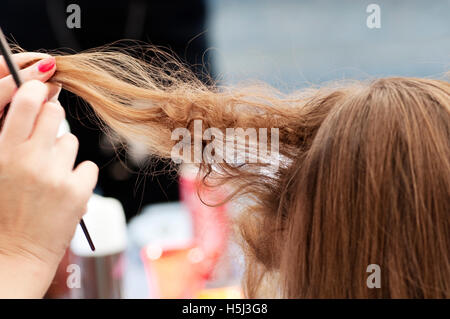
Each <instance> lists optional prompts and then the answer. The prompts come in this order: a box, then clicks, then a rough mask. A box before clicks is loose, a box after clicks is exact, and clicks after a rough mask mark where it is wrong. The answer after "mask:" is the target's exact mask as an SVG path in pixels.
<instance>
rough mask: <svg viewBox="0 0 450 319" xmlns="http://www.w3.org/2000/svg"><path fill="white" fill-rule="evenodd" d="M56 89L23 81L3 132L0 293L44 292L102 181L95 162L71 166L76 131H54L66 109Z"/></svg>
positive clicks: (0, 149)
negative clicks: (59, 134) (53, 94)
mask: <svg viewBox="0 0 450 319" xmlns="http://www.w3.org/2000/svg"><path fill="white" fill-rule="evenodd" d="M50 91H52V89H51V85H50V84H44V83H42V82H40V81H29V82H26V83H24V84H23V85H22V87H21V88H20V89H19V90H18V91H17V93H16V94H15V95H14V97H13V99H12V102H11V106H10V110H9V112H8V114H7V117H6V120H5V124H4V127H3V129H2V131H1V132H0V297H42V296H43V295H44V293H45V291H46V289H47V288H48V286H49V284H50V283H51V280H52V278H53V275H54V273H55V271H56V269H57V266H58V263H59V261H60V259H61V258H62V256H63V255H64V252H65V250H66V249H67V247H68V245H69V243H70V240H71V238H72V236H73V234H74V232H75V228H76V226H77V224H78V223H79V221H80V219H81V217H82V215H83V214H84V213H85V211H86V204H87V201H88V199H89V197H90V196H91V194H92V190H93V188H94V187H95V184H96V182H97V174H98V168H97V166H96V165H95V164H94V163H92V162H83V163H81V164H80V165H78V166H77V167H76V168H75V169H74V168H73V167H74V162H75V157H76V154H77V149H78V141H77V139H76V137H75V136H73V135H71V134H66V135H64V136H62V137H60V138H57V137H56V136H57V131H58V127H59V125H60V123H61V121H62V120H63V118H64V110H63V108H62V107H61V105H60V104H59V102H57V100H56V99H53V100H49V101H48V102H46V100H47V99H48V98H49V93H50ZM8 282H9V284H8Z"/></svg>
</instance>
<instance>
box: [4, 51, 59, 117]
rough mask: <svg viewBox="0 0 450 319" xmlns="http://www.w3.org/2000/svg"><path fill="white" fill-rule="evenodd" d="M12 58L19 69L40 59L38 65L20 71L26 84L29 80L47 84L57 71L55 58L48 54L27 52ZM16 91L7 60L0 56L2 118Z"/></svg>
mask: <svg viewBox="0 0 450 319" xmlns="http://www.w3.org/2000/svg"><path fill="white" fill-rule="evenodd" d="M12 57H13V60H14V62H15V63H16V64H17V65H18V66H19V67H22V66H23V65H25V64H28V63H29V62H30V61H34V60H38V59H39V61H37V62H36V63H34V64H32V65H30V66H28V67H27V68H25V69H23V70H20V71H19V73H20V75H21V78H22V80H23V81H24V82H26V81H29V80H39V81H42V82H46V81H47V80H48V79H50V78H51V77H52V76H53V74H54V73H55V71H56V65H55V58H53V57H51V56H50V55H48V54H44V53H32V52H26V53H17V54H14V55H13V56H12ZM16 89H17V87H16V83H15V82H14V79H13V77H12V75H11V74H9V70H8V67H7V66H6V63H5V60H4V58H3V56H0V116H2V114H3V110H4V109H5V106H6V105H7V104H8V103H9V102H11V98H12V96H13V95H14V92H16Z"/></svg>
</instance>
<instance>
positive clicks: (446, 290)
mask: <svg viewBox="0 0 450 319" xmlns="http://www.w3.org/2000/svg"><path fill="white" fill-rule="evenodd" d="M56 61H57V72H56V74H55V75H54V77H53V80H54V81H56V82H59V83H61V84H62V85H63V88H64V89H66V90H68V91H70V92H73V93H74V94H76V95H78V96H80V97H81V98H82V99H84V100H85V101H87V102H88V103H89V104H90V105H91V107H92V109H93V110H94V111H95V113H96V114H97V115H98V117H99V118H100V119H101V120H102V121H103V123H105V124H106V125H107V126H108V127H110V128H112V129H113V130H114V131H115V132H117V133H118V134H120V135H122V136H125V137H127V138H129V139H133V140H138V141H141V142H142V143H145V145H147V147H148V150H149V153H151V154H154V155H157V156H159V157H162V158H169V157H170V156H171V149H172V147H173V146H174V145H175V143H176V142H177V141H175V140H172V139H171V133H172V132H173V130H174V129H176V128H180V127H182V128H187V129H189V130H192V126H193V121H194V120H196V119H200V120H202V124H203V126H202V127H203V130H206V129H207V128H209V127H216V128H219V129H223V130H225V129H226V128H235V127H240V128H243V129H246V128H256V129H258V128H268V129H270V128H278V129H279V152H280V157H281V158H282V163H281V165H280V167H279V168H278V169H277V170H276V171H275V172H273V174H267V173H265V172H264V170H261V166H264V165H262V164H260V163H256V164H252V163H246V164H245V165H239V166H236V165H231V164H229V163H216V164H211V163H206V162H204V163H201V165H200V166H201V168H202V172H203V174H205V176H206V177H207V176H208V174H210V173H211V172H213V171H214V172H215V174H214V179H215V181H219V182H220V183H231V184H232V185H233V187H234V189H235V192H234V193H233V194H232V196H234V197H235V196H239V195H244V194H245V196H249V197H251V198H252V201H251V202H252V204H251V205H249V207H247V209H246V211H245V212H243V214H242V216H241V217H242V218H241V220H240V223H239V225H240V231H241V232H240V233H241V234H242V238H244V239H245V241H244V243H245V245H244V247H245V250H246V252H247V257H248V259H247V273H246V285H245V287H246V293H247V296H249V297H256V296H261V295H262V293H263V291H262V287H263V283H264V282H266V281H267V280H268V279H270V278H277V279H276V282H273V285H272V287H273V288H272V293H273V295H275V291H276V289H277V288H276V287H277V285H278V287H279V288H280V291H281V295H282V296H283V297H289V298H328V297H330V298H370V297H374V298H449V297H450V216H449V213H450V84H449V83H448V82H446V81H441V80H432V79H419V78H401V77H393V78H384V79H378V80H374V81H371V82H368V83H363V82H355V83H352V84H348V85H344V86H342V87H334V88H332V87H324V88H320V89H307V90H302V91H299V92H295V93H292V94H289V95H283V94H281V93H279V92H277V91H276V90H274V89H272V88H270V87H268V86H265V85H259V86H247V87H233V88H225V87H222V88H220V87H218V86H214V85H206V84H204V83H203V82H201V81H199V80H198V79H197V78H196V77H195V76H194V75H193V74H192V73H191V72H190V71H188V69H187V68H185V67H184V66H183V65H182V64H181V63H180V62H179V61H177V60H175V59H173V58H172V57H171V56H170V55H168V54H165V53H164V52H161V51H158V50H155V51H153V59H152V60H150V61H147V62H145V61H144V60H143V59H136V58H132V57H131V56H129V55H128V54H125V53H122V52H118V51H114V50H102V51H98V50H93V51H90V52H85V53H80V54H74V55H63V56H56ZM206 145H207V143H206V142H205V143H204V145H203V147H206ZM253 168H255V169H253ZM207 180H208V179H207V178H205V182H207ZM370 264H377V265H379V266H380V267H381V288H380V289H370V288H368V286H367V283H366V280H367V277H368V276H369V275H370V273H367V267H368V265H370ZM269 292H270V289H269Z"/></svg>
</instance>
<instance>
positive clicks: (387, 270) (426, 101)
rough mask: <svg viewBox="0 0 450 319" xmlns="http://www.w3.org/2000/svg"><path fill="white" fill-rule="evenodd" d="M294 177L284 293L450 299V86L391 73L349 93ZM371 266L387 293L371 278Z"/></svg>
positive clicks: (287, 194) (288, 199)
mask: <svg viewBox="0 0 450 319" xmlns="http://www.w3.org/2000/svg"><path fill="white" fill-rule="evenodd" d="M335 94H336V93H335ZM318 103H326V99H325V100H323V101H318ZM290 175H291V176H290V180H291V181H292V182H291V183H290V184H288V185H287V186H286V188H285V191H284V193H283V195H282V196H281V197H280V204H281V205H282V206H285V207H286V209H285V210H286V211H285V212H284V213H285V214H286V223H285V230H284V234H283V235H282V236H281V242H283V243H284V244H282V246H281V247H282V253H281V256H280V260H281V263H280V269H281V273H282V278H283V280H284V282H282V287H284V289H285V290H284V291H285V293H286V295H287V296H289V297H344V298H346V297H350V298H351V297H384V298H404V297H419V298H422V297H428V298H429V297H447V298H448V297H449V296H450V277H449V275H450V215H449V214H450V85H449V84H448V83H445V82H439V81H433V80H424V79H409V78H387V79H380V80H377V81H373V82H372V83H370V84H368V85H364V86H360V87H355V88H353V89H351V90H348V91H346V92H344V91H342V93H341V97H340V98H339V99H337V100H336V101H335V102H333V106H332V107H331V108H330V109H329V110H328V112H327V114H326V116H325V117H324V119H323V121H322V123H321V124H320V127H319V128H318V129H317V131H316V134H315V136H314V137H313V138H312V139H311V142H310V146H309V148H308V149H307V150H306V151H305V152H304V153H303V154H302V155H301V156H300V157H297V158H296V160H295V161H294V162H293V164H292V171H291V173H290ZM371 264H376V265H379V266H380V270H381V276H380V278H381V288H380V289H376V288H375V289H369V288H368V286H367V284H366V279H367V278H368V276H369V275H370V274H371V272H372V270H370V272H367V268H368V266H369V265H371Z"/></svg>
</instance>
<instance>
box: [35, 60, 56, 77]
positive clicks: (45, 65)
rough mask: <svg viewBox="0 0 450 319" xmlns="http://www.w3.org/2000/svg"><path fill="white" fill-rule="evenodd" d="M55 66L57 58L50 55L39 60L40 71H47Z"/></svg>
mask: <svg viewBox="0 0 450 319" xmlns="http://www.w3.org/2000/svg"><path fill="white" fill-rule="evenodd" d="M54 66H55V58H54V57H50V58H46V59H44V60H42V61H41V62H39V64H38V70H39V72H42V73H45V72H48V71H50V70H51V69H53V67H54Z"/></svg>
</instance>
